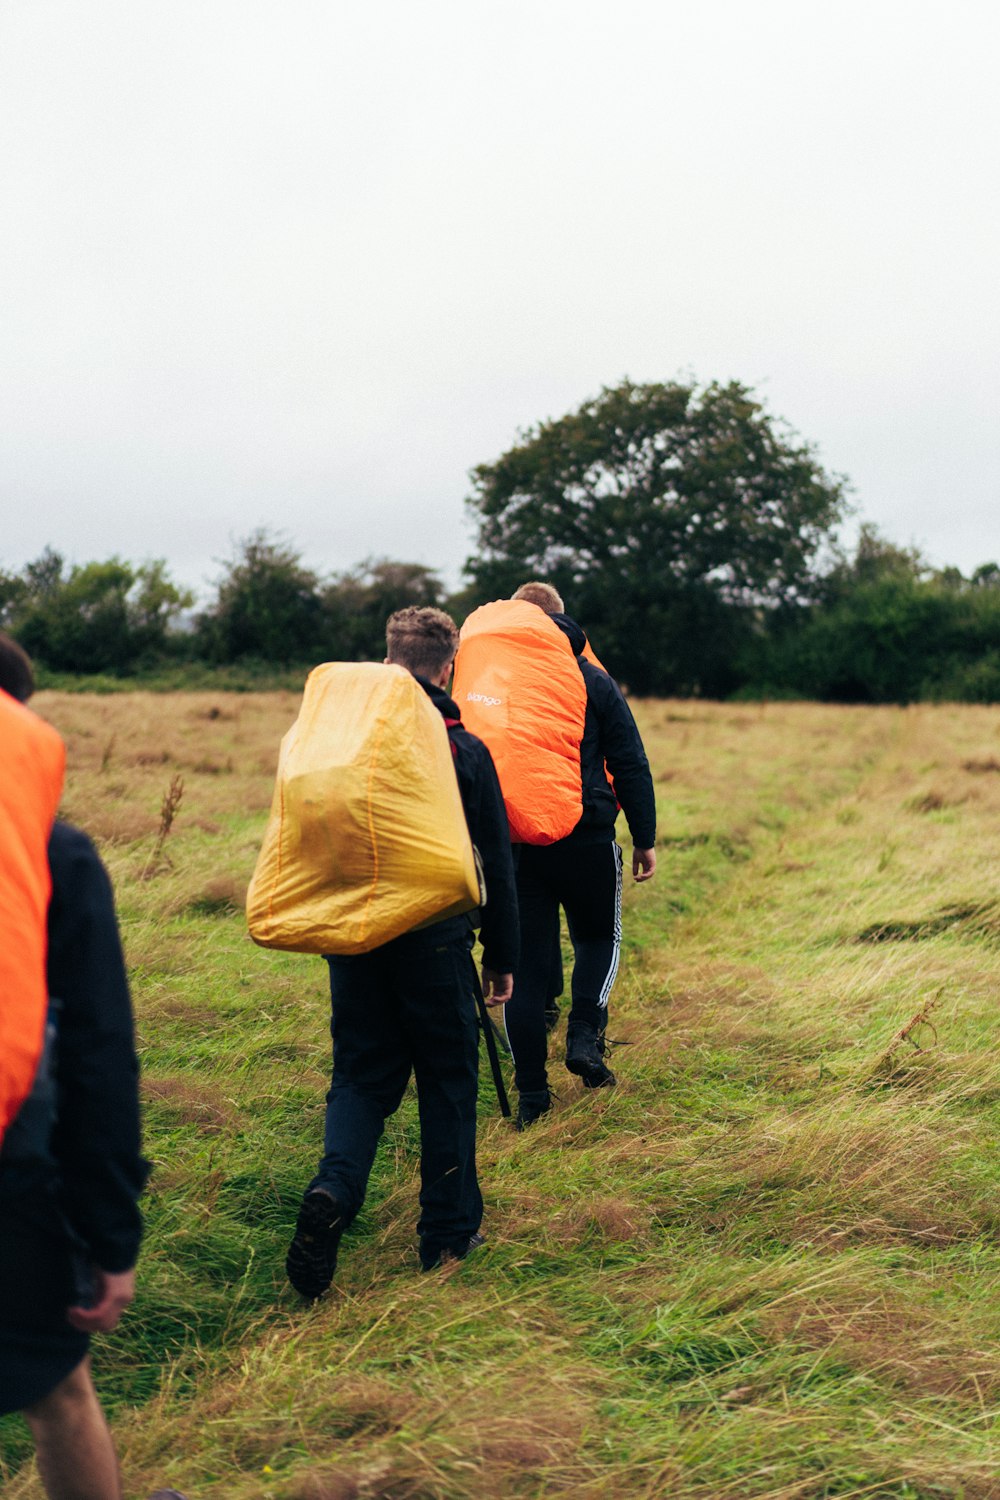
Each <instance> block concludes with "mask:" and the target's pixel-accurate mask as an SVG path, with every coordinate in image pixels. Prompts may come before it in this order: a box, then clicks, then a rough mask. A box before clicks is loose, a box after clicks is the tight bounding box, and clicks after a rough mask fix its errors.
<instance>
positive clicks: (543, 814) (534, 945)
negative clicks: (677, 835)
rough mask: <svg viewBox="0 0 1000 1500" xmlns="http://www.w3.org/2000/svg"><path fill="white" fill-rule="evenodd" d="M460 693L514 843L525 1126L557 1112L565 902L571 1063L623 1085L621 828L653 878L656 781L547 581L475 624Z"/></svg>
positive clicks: (519, 1071)
mask: <svg viewBox="0 0 1000 1500" xmlns="http://www.w3.org/2000/svg"><path fill="white" fill-rule="evenodd" d="M526 607H530V611H529V612H527V613H526ZM536 610H537V611H540V612H541V613H542V614H543V615H544V616H545V617H546V620H545V624H544V625H543V624H542V621H541V620H539V619H538V616H537V614H536V613H535V611H536ZM567 642H568V646H569V650H567ZM467 647H468V653H467ZM455 696H456V698H457V700H458V701H459V703H460V704H461V705H462V707H463V710H464V709H465V708H466V705H467V703H468V704H470V705H474V706H475V707H474V712H472V711H470V712H469V713H468V715H467V716H468V717H469V719H470V723H471V724H472V725H473V727H474V728H475V732H476V733H478V734H480V735H481V736H482V738H483V739H484V740H485V741H486V743H487V744H488V745H489V747H490V749H491V751H492V752H493V755H494V758H495V760H496V763H497V769H498V773H499V775H500V783H501V786H502V787H503V790H504V797H505V800H506V803H507V810H508V814H509V816H510V822H511V829H512V836H513V837H514V838H515V840H517V842H516V844H515V853H516V870H517V898H518V909H519V914H520V920H521V961H520V964H519V965H518V968H517V969H516V970H515V976H514V994H513V998H512V1000H511V1002H510V1004H508V1006H507V1007H506V1009H505V1013H504V1021H505V1025H506V1028H507V1035H508V1038H509V1041H510V1046H511V1051H512V1053H513V1056H514V1064H515V1082H516V1085H517V1089H518V1093H519V1104H518V1111H517V1119H516V1123H517V1126H518V1128H519V1129H524V1127H525V1126H527V1125H530V1124H532V1123H533V1122H534V1121H535V1120H537V1119H538V1118H539V1117H540V1116H541V1115H543V1114H545V1112H546V1111H547V1110H548V1109H549V1108H550V1107H551V1094H550V1091H549V1082H548V1075H547V1072H546V1058H547V1050H548V1047H547V1033H546V1009H547V1007H548V1008H549V1009H551V1002H552V994H553V989H554V987H555V984H557V983H558V982H559V977H560V976H559V975H558V965H557V962H556V958H555V955H554V944H557V934H558V923H559V909H560V907H562V908H563V909H564V910H565V912H566V918H567V923H568V927H569V934H570V939H571V941H572V944H573V954H574V962H573V974H572V981H571V1008H570V1012H569V1018H568V1024H567V1030H566V1067H567V1068H568V1069H569V1071H570V1072H571V1073H573V1074H576V1075H577V1076H578V1077H579V1078H580V1079H581V1080H582V1082H583V1085H584V1087H585V1088H588V1089H595V1088H607V1087H610V1086H611V1085H612V1084H614V1082H615V1077H614V1074H613V1073H612V1071H611V1069H610V1068H609V1067H608V1065H607V1062H606V1060H605V1054H606V1049H607V1042H606V1038H605V1031H606V1027H607V1019H608V1000H609V997H610V994H611V989H612V986H613V984H614V982H615V977H616V975H617V972H618V960H619V954H620V950H621V898H622V874H623V856H622V850H621V848H620V847H619V845H618V844H617V843H616V841H615V823H616V820H617V816H618V810H619V806H620V807H621V809H622V810H623V811H624V813H625V818H626V821H627V823H628V827H629V832H630V833H631V836H632V843H633V849H632V873H633V876H634V877H635V879H636V880H637V881H646V880H649V879H650V878H651V876H652V875H653V872H654V870H655V868H656V851H655V847H654V846H655V842H656V804H655V796H654V790H653V781H652V777H651V775H650V770H649V763H648V761H647V759H646V752H645V750H644V748H643V744H642V740H641V738H640V735H639V731H638V729H637V728H636V725H635V721H634V719H633V718H632V714H631V712H630V710H629V707H628V705H627V703H626V702H625V699H624V697H623V696H622V693H621V690H620V688H619V687H618V685H617V683H615V682H614V681H613V679H612V678H611V677H610V676H609V675H608V673H607V672H605V671H604V669H603V668H602V667H600V666H599V665H598V664H597V663H596V661H595V660H594V658H593V653H592V652H591V651H590V648H589V646H588V644H587V639H586V636H585V634H584V632H583V630H582V629H581V628H580V626H579V625H578V624H577V623H576V621H575V620H572V619H570V617H569V616H568V615H566V614H565V612H564V607H563V601H562V598H561V597H560V595H559V594H558V592H557V591H556V590H555V589H554V588H553V587H552V585H551V584H547V583H541V582H532V583H527V584H523V585H522V586H521V588H520V589H518V590H517V592H516V593H515V595H514V598H513V600H512V601H504V602H498V603H495V604H490V605H485V606H484V607H483V608H482V609H481V610H477V611H476V612H475V613H474V614H473V615H472V616H470V618H469V620H467V621H466V624H465V626H463V628H462V644H461V647H460V650H459V657H458V664H457V669H456V685H455ZM491 715H493V716H495V717H491ZM501 716H502V717H501ZM543 756H544V757H546V758H544V759H543ZM543 769H544V774H543ZM564 803H565V805H564ZM556 951H557V949H556ZM554 975H555V976H557V977H555V979H554Z"/></svg>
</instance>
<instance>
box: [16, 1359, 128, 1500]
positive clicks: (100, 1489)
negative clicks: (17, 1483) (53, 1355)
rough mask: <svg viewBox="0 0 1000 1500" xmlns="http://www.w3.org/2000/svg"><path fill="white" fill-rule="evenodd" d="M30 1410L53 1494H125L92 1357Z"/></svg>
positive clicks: (86, 1497)
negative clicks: (98, 1390) (91, 1362)
mask: <svg viewBox="0 0 1000 1500" xmlns="http://www.w3.org/2000/svg"><path fill="white" fill-rule="evenodd" d="M24 1415H25V1418H26V1419H27V1423H28V1426H29V1427H30V1428H31V1434H32V1436H33V1438H34V1439H35V1452H36V1455H37V1458H38V1471H39V1473H40V1474H41V1476H42V1483H43V1485H44V1486H45V1493H46V1494H47V1495H48V1497H49V1500H122V1481H121V1475H120V1473H119V1471H118V1459H117V1457H116V1456H115V1450H114V1444H113V1443H112V1441H111V1433H110V1432H109V1431H108V1424H107V1422H106V1421H105V1419H104V1413H103V1411H102V1410H101V1406H100V1402H99V1401H98V1399H97V1392H96V1391H95V1390H94V1382H93V1380H92V1379H91V1376H90V1360H89V1359H84V1360H81V1362H80V1363H79V1364H78V1365H77V1367H76V1369H75V1370H71V1371H70V1373H69V1374H68V1375H67V1376H66V1378H65V1380H62V1381H60V1383H59V1384H58V1385H57V1386H56V1388H55V1390H54V1391H50V1392H49V1394H48V1395H47V1396H45V1397H43V1399H42V1400H41V1401H37V1402H36V1403H35V1405H34V1406H29V1407H28V1409H27V1410H26V1411H25V1413H24Z"/></svg>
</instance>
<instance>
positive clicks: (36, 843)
mask: <svg viewBox="0 0 1000 1500" xmlns="http://www.w3.org/2000/svg"><path fill="white" fill-rule="evenodd" d="M64 765H65V750H64V747H63V742H62V740H61V739H60V738H59V736H58V734H56V731H55V730H54V729H52V728H51V727H50V726H49V725H48V724H46V723H45V722H44V721H43V720H42V719H40V718H38V716H37V715H36V714H33V713H32V712H31V710H30V709H27V708H25V707H24V706H23V705H22V704H20V703H17V702H15V700H14V699H13V698H11V697H9V696H8V695H7V694H6V693H4V692H2V691H0V1140H2V1138H3V1134H4V1132H5V1131H6V1129H7V1126H8V1125H9V1124H10V1122H11V1120H12V1119H13V1118H14V1116H15V1115H16V1113H17V1111H18V1109H19V1108H20V1107H21V1103H22V1101H23V1100H24V1099H25V1097H26V1096H27V1094H28V1092H29V1091H30V1089H31V1084H32V1080H33V1079H34V1076H35V1069H36V1067H37V1066H38V1059H39V1056H40V1054H41V1048H42V1035H43V1031H44V1027H45V1011H46V1004H47V998H46V987H45V917H46V912H47V910H48V903H49V859H48V841H49V831H50V829H51V827H52V820H53V818H54V817H55V814H56V808H57V807H58V805H59V797H60V795H61V793H62V783H63V769H64Z"/></svg>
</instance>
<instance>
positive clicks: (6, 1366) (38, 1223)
mask: <svg viewBox="0 0 1000 1500" xmlns="http://www.w3.org/2000/svg"><path fill="white" fill-rule="evenodd" d="M82 1272H83V1265H82V1262H81V1257H80V1253H79V1250H78V1248H77V1247H76V1245H75V1244H74V1240H73V1238H72V1234H71V1232H70V1230H69V1229H68V1228H67V1226H66V1224H65V1222H64V1220H63V1219H62V1216H61V1215H60V1213H59V1209H58V1206H57V1205H56V1204H55V1203H54V1202H53V1200H52V1199H51V1198H50V1197H48V1196H47V1195H45V1194H41V1195H38V1197H37V1198H36V1197H31V1196H29V1197H27V1198H24V1197H21V1196H18V1197H17V1198H16V1199H14V1200H13V1201H11V1199H10V1197H9V1196H8V1195H7V1194H0V1415H2V1414H4V1413H6V1412H11V1411H23V1409H24V1408H25V1407H26V1406H32V1405H33V1404H34V1403H35V1402H36V1401H40V1400H41V1399H42V1397H43V1396H47V1395H48V1394H49V1392H50V1391H53V1390H55V1388H56V1386H57V1385H58V1384H59V1383H60V1381H62V1380H64V1379H65V1378H66V1376H67V1375H68V1374H69V1373H70V1371H71V1370H75V1369H76V1366H77V1365H78V1364H79V1363H80V1361H81V1360H82V1359H83V1358H84V1356H85V1355H86V1353H87V1350H88V1348H89V1346H90V1335H89V1334H86V1333H78V1332H77V1330H76V1329H75V1328H72V1327H71V1326H70V1324H69V1323H68V1322H67V1321H66V1310H67V1308H69V1307H72V1306H73V1305H74V1303H77V1302H79V1300H80V1295H81V1284H80V1282H81V1274H82Z"/></svg>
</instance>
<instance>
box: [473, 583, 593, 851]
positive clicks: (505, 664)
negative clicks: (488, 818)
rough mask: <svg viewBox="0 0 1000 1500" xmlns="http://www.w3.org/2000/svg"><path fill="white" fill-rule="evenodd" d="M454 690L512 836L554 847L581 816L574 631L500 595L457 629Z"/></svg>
mask: <svg viewBox="0 0 1000 1500" xmlns="http://www.w3.org/2000/svg"><path fill="white" fill-rule="evenodd" d="M452 696H453V698H454V699H455V702H456V703H457V704H458V707H459V710H460V712H461V715H462V723H463V724H464V725H465V727H466V729H468V730H470V731H471V733H472V734H475V735H478V736H479V738H480V739H481V740H482V741H483V742H484V743H485V744H486V746H487V747H488V749H489V752H490V754H491V755H492V757H493V763H494V765H495V766H496V768H497V777H498V778H499V781H500V790H501V791H502V792H503V798H504V802H505V804H506V807H507V820H508V822H509V823H510V836H511V838H512V839H513V841H514V842H515V843H520V844H552V843H554V842H555V841H556V839H561V838H565V837H566V835H567V834H568V833H570V832H572V830H573V829H574V828H575V827H576V825H577V823H578V822H579V821H580V817H581V815H582V813H583V792H582V788H581V785H580V743H581V741H582V739H583V726H584V719H585V717H586V712H587V689H586V686H585V684H584V681H583V677H582V675H581V672H580V668H579V666H578V665H577V661H576V657H575V656H574V654H573V648H572V646H571V645H570V643H569V640H568V638H567V637H566V636H565V635H564V634H563V632H562V631H561V630H560V629H559V626H558V625H556V624H555V623H554V622H553V621H552V620H550V619H549V617H548V615H547V614H545V613H544V611H542V610H540V609H539V608H538V606H537V604H528V603H527V602H526V601H525V600H523V599H498V600H495V601H494V602H493V603H492V604H484V605H483V606H482V607H481V608H480V609H477V610H473V612H472V614H471V615H470V616H469V618H468V619H467V620H466V622H465V624H464V625H463V626H462V630H461V642H460V645H459V648H458V657H457V659H456V661H455V684H454V687H453V688H452Z"/></svg>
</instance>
